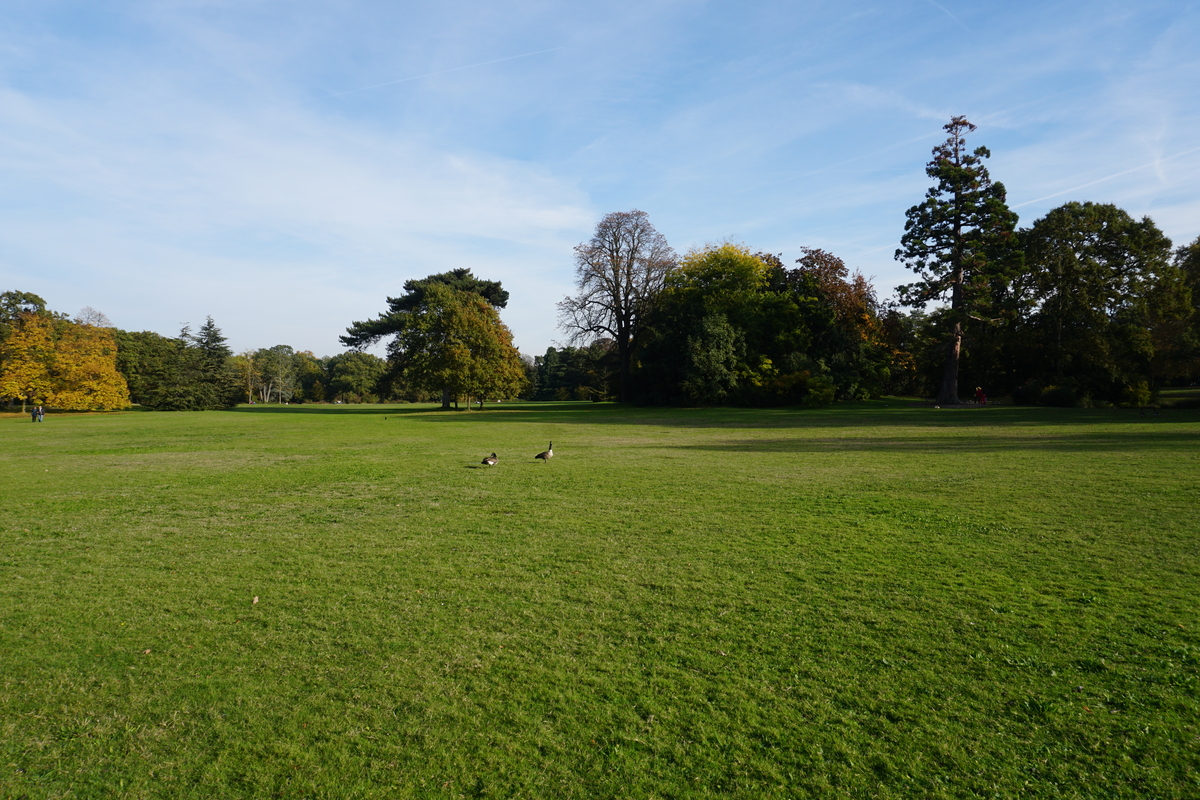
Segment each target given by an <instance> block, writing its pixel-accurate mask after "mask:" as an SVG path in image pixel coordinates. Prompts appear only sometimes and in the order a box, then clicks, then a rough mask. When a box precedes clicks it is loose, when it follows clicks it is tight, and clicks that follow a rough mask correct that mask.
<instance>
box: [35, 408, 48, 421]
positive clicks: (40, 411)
mask: <svg viewBox="0 0 1200 800" xmlns="http://www.w3.org/2000/svg"><path fill="white" fill-rule="evenodd" d="M37 415H38V416H37V421H38V422H45V421H46V409H44V408H42V407H41V406H38V407H37Z"/></svg>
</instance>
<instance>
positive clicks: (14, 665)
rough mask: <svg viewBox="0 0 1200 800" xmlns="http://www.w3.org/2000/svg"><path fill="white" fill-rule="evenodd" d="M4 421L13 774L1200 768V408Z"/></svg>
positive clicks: (1159, 791)
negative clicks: (1153, 412) (1159, 411)
mask: <svg viewBox="0 0 1200 800" xmlns="http://www.w3.org/2000/svg"><path fill="white" fill-rule="evenodd" d="M0 429H2V430H3V434H2V435H0V464H2V465H3V469H4V475H5V480H4V498H5V499H4V502H3V508H2V509H0V511H2V512H3V513H2V515H0V797H6V796H14V797H17V796H21V795H28V796H29V797H111V796H125V797H162V796H170V797H262V796H273V795H278V796H287V797H302V796H305V797H307V796H313V797H394V796H403V795H405V794H417V795H421V796H445V797H462V796H467V797H473V796H482V797H492V796H495V797H509V796H529V797H692V796H718V795H722V796H725V795H731V796H742V797H770V796H778V797H791V796H815V797H826V796H827V797H838V796H845V797H896V798H900V797H976V796H978V797H993V796H995V797H1014V796H1042V797H1097V796H1104V797H1109V796H1112V797H1130V798H1133V797H1180V798H1182V797H1193V796H1197V795H1200V777H1198V775H1200V773H1198V767H1200V756H1198V755H1197V753H1200V727H1198V726H1200V698H1198V685H1197V677H1196V676H1197V669H1198V667H1200V636H1197V626H1198V625H1200V619H1198V618H1197V617H1198V614H1197V609H1198V608H1200V551H1198V547H1197V530H1200V525H1198V524H1197V520H1196V516H1197V514H1196V509H1197V508H1200V456H1198V455H1197V453H1198V449H1197V445H1198V444H1200V413H1198V412H1196V411H1185V410H1180V411H1171V412H1167V413H1164V414H1163V415H1162V416H1160V417H1158V418H1153V417H1148V418H1143V417H1141V416H1139V415H1138V414H1137V412H1136V411H1134V412H1130V411H1073V410H1056V409H1024V408H1012V407H987V408H981V409H978V408H970V409H956V410H949V409H946V410H936V411H935V410H933V409H930V408H922V407H902V406H900V405H899V404H896V403H892V404H891V407H884V405H883V404H882V403H867V404H861V405H855V406H849V407H835V408H832V409H828V410H824V411H797V410H765V411H763V410H759V411H754V410H662V409H623V408H619V407H616V406H609V405H601V404H596V405H591V404H558V405H555V404H551V405H536V404H530V405H516V406H508V407H499V408H495V409H488V410H485V411H484V412H482V413H479V412H470V413H468V412H460V413H446V412H439V411H436V410H434V409H432V408H430V407H413V406H392V407H382V406H375V407H304V406H300V407H296V406H292V407H286V408H273V407H254V408H243V409H239V410H237V411H232V412H203V413H192V414H168V413H162V414H159V413H128V414H114V415H89V416H78V417H69V416H51V417H47V421H46V422H45V423H43V424H41V425H34V424H32V423H29V422H28V421H27V420H26V419H24V418H11V419H5V420H0ZM551 440H553V441H554V451H555V457H554V459H553V460H552V461H551V462H550V463H547V464H543V463H541V462H535V461H534V460H533V455H534V454H535V453H537V452H539V451H541V450H543V449H545V446H546V444H547V442H549V441H551ZM492 451H496V452H497V453H498V454H499V456H500V463H499V465H498V466H496V467H493V468H488V467H484V466H482V465H480V464H479V461H480V460H481V459H482V458H483V456H485V455H487V454H489V453H491V452H492ZM256 597H257V598H258V602H257V603H255V602H253V600H254V598H256Z"/></svg>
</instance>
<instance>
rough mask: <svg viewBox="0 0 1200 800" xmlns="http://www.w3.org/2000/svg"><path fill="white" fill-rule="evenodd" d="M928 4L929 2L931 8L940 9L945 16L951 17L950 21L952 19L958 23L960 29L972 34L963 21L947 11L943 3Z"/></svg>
mask: <svg viewBox="0 0 1200 800" xmlns="http://www.w3.org/2000/svg"><path fill="white" fill-rule="evenodd" d="M928 2H929V4H930V5H931V6H937V7H938V8H940V9H941V10H942V13H943V14H945V15H946V16H947V17H949V18H950V19H952V20H954V21H955V22H957V23H958V27H960V28H962V29H963V30H964V31H966V32H967V33H970V32H971V29H970V28H968V27H967V26H966V25H964V24H963V22H962V20H961V19H959V18H958V17H956V16H954V15H953V14H951V13H950V12H949V11H948V10H947V9H946V7H945V6H944V5H942V4H941V3H936V2H934V0H928Z"/></svg>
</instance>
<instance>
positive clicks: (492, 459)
mask: <svg viewBox="0 0 1200 800" xmlns="http://www.w3.org/2000/svg"><path fill="white" fill-rule="evenodd" d="M499 460H500V459H499V458H497V457H496V454H495V453H492V454H491V455H490V456H488V457H487V458H485V459H484V460H483V461H481V462H479V463H481V464H483V465H484V466H485V467H494V466H496V462H497V461H499Z"/></svg>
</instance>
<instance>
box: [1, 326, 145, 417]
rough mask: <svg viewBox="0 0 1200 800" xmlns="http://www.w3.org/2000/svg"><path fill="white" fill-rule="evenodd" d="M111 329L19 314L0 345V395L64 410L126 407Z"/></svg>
mask: <svg viewBox="0 0 1200 800" xmlns="http://www.w3.org/2000/svg"><path fill="white" fill-rule="evenodd" d="M116 356H117V346H116V342H115V341H114V340H113V335H112V331H110V330H109V329H107V328H96V327H93V326H91V325H78V324H75V323H73V322H68V321H66V320H63V319H55V318H54V317H51V316H49V315H46V314H37V313H32V312H23V313H21V314H18V315H17V317H16V319H14V320H13V321H12V322H11V323H10V324H9V326H8V333H7V336H6V337H5V338H4V341H3V343H2V344H0V396H2V397H5V398H16V399H19V400H20V401H21V404H22V408H24V406H25V405H26V404H34V405H48V406H53V407H55V408H59V409H63V410H66V411H91V410H100V409H112V408H125V407H126V406H128V405H129V389H128V387H127V386H126V384H125V378H124V377H122V376H121V373H120V372H118V371H117V361H116Z"/></svg>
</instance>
